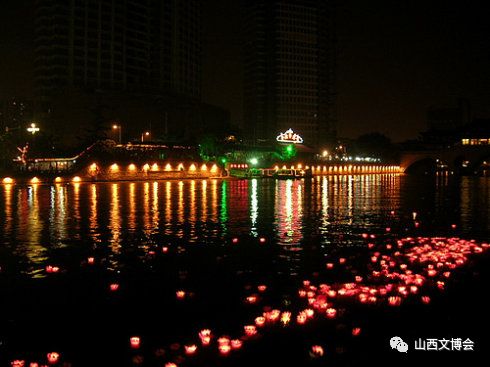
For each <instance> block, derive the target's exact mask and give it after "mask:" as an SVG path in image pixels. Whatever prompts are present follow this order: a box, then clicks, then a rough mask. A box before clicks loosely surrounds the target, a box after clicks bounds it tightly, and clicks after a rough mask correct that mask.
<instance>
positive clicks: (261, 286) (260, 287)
mask: <svg viewBox="0 0 490 367" xmlns="http://www.w3.org/2000/svg"><path fill="white" fill-rule="evenodd" d="M257 289H258V291H259V292H265V291H266V289H267V286H266V285H263V284H261V285H259V286H257Z"/></svg>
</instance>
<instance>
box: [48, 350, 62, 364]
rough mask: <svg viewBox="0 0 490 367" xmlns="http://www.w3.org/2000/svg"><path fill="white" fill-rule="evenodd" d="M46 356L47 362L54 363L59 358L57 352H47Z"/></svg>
mask: <svg viewBox="0 0 490 367" xmlns="http://www.w3.org/2000/svg"><path fill="white" fill-rule="evenodd" d="M47 358H48V363H49V364H55V363H58V361H59V360H60V354H59V353H57V352H51V353H48V354H47Z"/></svg>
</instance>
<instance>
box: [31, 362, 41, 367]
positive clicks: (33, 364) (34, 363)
mask: <svg viewBox="0 0 490 367" xmlns="http://www.w3.org/2000/svg"><path fill="white" fill-rule="evenodd" d="M29 367H39V363H37V362H31V363H29Z"/></svg>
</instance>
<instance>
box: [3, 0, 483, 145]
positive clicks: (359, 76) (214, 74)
mask: <svg viewBox="0 0 490 367" xmlns="http://www.w3.org/2000/svg"><path fill="white" fill-rule="evenodd" d="M338 2H339V4H340V5H339V7H338V17H337V21H338V81H339V88H338V91H339V97H338V111H339V113H338V131H339V133H340V135H341V136H345V137H356V136H358V135H359V134H362V133H366V132H371V131H380V132H382V133H385V134H387V135H388V136H390V137H391V138H392V139H394V140H395V141H399V140H403V139H407V138H414V137H416V136H417V133H418V132H419V131H421V130H423V129H424V128H425V113H426V110H427V108H428V107H429V106H431V105H442V106H451V105H455V104H456V103H457V99H458V98H466V99H468V100H469V101H470V103H471V106H472V112H473V115H474V116H476V117H490V104H489V102H490V21H489V20H488V14H487V12H486V11H485V10H486V7H485V6H484V4H485V3H484V2H483V1H452V2H449V1H438V0H424V1H422V0H411V1H394V0H383V1H379V0H378V1H377V0H373V1H352V0H343V1H338ZM29 3H30V2H29V1H27V0H18V1H14V0H2V1H1V2H0V56H1V57H0V98H5V97H6V96H10V95H22V94H24V95H29V94H30V91H31V86H32V83H31V80H32V78H31V76H32V75H31V73H32V71H31V70H32V68H30V65H32V41H30V40H29V38H30V34H31V32H32V9H31V8H32V7H29V6H28V5H27V4H29ZM203 4H204V9H203V14H204V44H203V50H204V60H203V62H204V64H203V100H204V101H205V102H209V103H212V104H216V105H219V106H222V107H225V108H227V109H229V110H230V111H231V113H232V119H233V121H234V122H236V123H241V121H242V69H241V54H240V52H241V51H240V50H241V49H240V43H241V36H240V8H239V1H238V0H203ZM13 65H15V67H13Z"/></svg>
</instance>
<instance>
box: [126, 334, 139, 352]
mask: <svg viewBox="0 0 490 367" xmlns="http://www.w3.org/2000/svg"><path fill="white" fill-rule="evenodd" d="M129 345H130V346H131V348H133V349H138V348H139V347H140V345H141V339H140V337H139V336H132V337H131V338H129Z"/></svg>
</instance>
